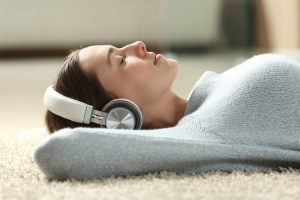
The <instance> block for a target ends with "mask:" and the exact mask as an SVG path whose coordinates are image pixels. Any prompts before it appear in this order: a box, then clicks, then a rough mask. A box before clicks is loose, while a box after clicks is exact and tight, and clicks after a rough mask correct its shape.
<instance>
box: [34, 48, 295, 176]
mask: <svg viewBox="0 0 300 200" xmlns="http://www.w3.org/2000/svg"><path fill="white" fill-rule="evenodd" d="M110 47H111V46H92V47H88V48H85V49H82V50H80V52H77V53H73V54H71V56H70V57H68V59H67V60H66V62H65V65H66V66H67V65H69V66H68V67H66V66H65V67H64V68H63V69H62V71H61V72H60V74H59V76H58V79H57V81H56V84H55V85H56V90H57V91H58V92H60V93H62V94H64V95H66V96H69V97H73V98H76V99H78V100H80V101H83V102H85V103H88V104H90V105H93V106H95V107H97V108H98V109H101V106H103V105H104V104H105V103H106V102H107V101H109V100H110V99H111V98H119V97H122V98H128V99H131V100H132V101H134V102H135V103H137V104H138V106H139V107H140V109H141V111H142V113H143V117H144V118H145V124H144V125H146V124H147V123H148V124H150V126H149V127H151V128H153V130H120V129H103V128H98V129H96V128H74V129H70V128H65V129H62V128H63V127H68V124H67V122H62V121H61V122H60V119H59V118H56V116H54V115H53V116H50V113H49V112H48V114H47V119H46V121H47V125H48V126H49V127H50V128H49V129H50V131H54V130H58V129H62V130H59V131H56V133H55V134H52V135H51V136H49V137H48V138H46V139H45V140H44V141H42V142H41V143H40V144H39V145H38V146H37V147H36V149H35V151H34V160H35V162H36V163H37V164H38V166H39V168H40V169H41V171H43V172H44V173H45V174H46V175H47V177H48V178H50V179H59V180H65V179H68V178H74V179H78V180H82V179H88V178H95V177H109V176H111V175H115V176H125V175H127V174H131V175H138V174H145V173H151V172H158V171H165V170H166V171H173V172H176V173H179V174H182V173H184V174H191V173H200V172H207V171H212V170H221V171H227V172H231V171H233V170H251V169H255V170H259V171H266V170H268V169H278V168H279V167H286V168H287V167H296V168H297V167H300V63H299V62H298V61H296V60H294V59H292V58H290V57H287V56H284V55H277V54H264V55H258V56H254V57H253V58H251V59H249V60H247V61H245V62H244V63H242V64H240V65H238V66H235V67H233V68H231V69H229V70H227V71H225V72H223V73H222V74H216V73H214V72H211V71H207V72H205V73H204V74H203V75H202V76H201V78H200V79H199V81H198V82H197V83H196V84H195V86H194V88H193V89H192V91H191V93H190V95H189V97H188V100H184V99H181V98H179V97H178V96H176V95H175V94H174V93H173V92H172V91H171V89H170V88H171V85H172V82H173V80H174V78H175V77H176V74H177V72H178V67H179V66H178V63H177V62H176V61H174V60H170V59H165V58H164V57H161V58H160V59H159V58H158V57H157V59H156V60H155V59H154V54H153V55H152V54H151V53H148V52H147V51H146V47H145V45H144V44H143V43H142V42H136V43H134V44H131V45H128V46H125V47H124V48H121V49H117V48H115V47H112V49H113V51H112V53H111V55H110V59H109V60H110V65H109V64H106V60H107V51H108V52H110V51H109V49H110ZM76 55H77V56H78V57H76ZM152 56H153V57H152ZM78 59H79V60H78ZM126 59H127V60H126ZM126 62H127V63H126ZM71 66H72V67H73V68H76V70H77V69H78V70H77V71H75V73H71V72H72V70H74V69H71V68H72V67H71ZM79 69H81V70H82V71H81V70H79ZM64 73H65V74H67V75H63V74H64ZM85 76H87V77H89V78H86V77H85ZM95 76H96V77H95ZM77 77H79V78H77ZM83 77H85V78H83ZM65 80H67V81H65ZM89 81H90V82H89ZM92 81H93V82H92ZM100 82H101V84H102V86H103V88H105V90H104V89H103V88H102V86H100ZM81 85H82V86H81ZM99 88H100V89H99ZM85 89H87V90H88V92H87V93H84V92H85V91H84V90H85ZM98 91H102V93H101V95H100V94H98V93H99V92H98ZM80 94H84V95H83V97H82V98H81V97H80ZM103 94H107V96H105V97H103ZM94 95H95V96H94ZM70 127H71V126H70ZM72 127H75V125H74V126H72Z"/></svg>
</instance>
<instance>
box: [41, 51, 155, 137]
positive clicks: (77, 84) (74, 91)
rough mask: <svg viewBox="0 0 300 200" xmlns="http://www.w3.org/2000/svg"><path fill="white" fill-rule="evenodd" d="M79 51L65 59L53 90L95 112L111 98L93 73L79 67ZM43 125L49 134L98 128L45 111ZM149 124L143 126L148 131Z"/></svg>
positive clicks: (73, 52)
mask: <svg viewBox="0 0 300 200" xmlns="http://www.w3.org/2000/svg"><path fill="white" fill-rule="evenodd" d="M79 52H80V49H78V50H74V51H72V52H71V53H70V54H69V55H68V56H67V57H66V58H65V59H64V62H63V64H62V67H61V68H60V70H59V71H58V73H57V75H56V77H55V80H54V82H53V85H54V89H55V90H56V91H57V92H58V93H60V94H62V95H64V96H67V97H69V98H72V99H75V100H78V101H81V102H84V103H86V104H88V105H91V106H93V107H94V109H96V110H102V108H103V107H104V106H105V105H106V104H107V103H108V102H110V101H111V100H113V98H112V97H111V96H110V95H109V94H108V92H107V91H106V90H105V89H104V87H103V86H102V84H101V83H100V81H99V80H98V78H97V76H96V75H95V74H93V73H88V74H87V73H84V72H83V71H82V69H81V67H80V61H79V56H78V54H79ZM45 124H46V127H47V130H48V133H49V134H52V133H54V132H55V131H58V130H60V129H63V128H67V127H69V128H76V127H92V128H100V125H99V124H96V123H90V124H83V123H77V122H73V121H71V120H68V119H65V118H63V117H60V116H58V115H56V114H54V113H52V112H51V111H49V110H47V111H46V114H45ZM149 127H150V124H147V125H143V127H142V129H148V128H149Z"/></svg>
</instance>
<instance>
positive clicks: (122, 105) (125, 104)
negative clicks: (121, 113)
mask: <svg viewBox="0 0 300 200" xmlns="http://www.w3.org/2000/svg"><path fill="white" fill-rule="evenodd" d="M115 108H118V109H123V110H127V113H131V114H133V116H134V120H133V123H135V124H134V125H133V126H134V128H133V129H137V130H139V129H141V128H142V124H143V116H142V113H141V111H140V109H139V108H138V106H137V105H136V104H135V103H134V102H132V101H130V100H128V99H123V98H120V99H114V100H112V101H110V102H109V103H107V104H106V105H105V106H104V107H103V109H102V112H105V113H109V112H110V111H111V110H112V109H115ZM125 112H126V111H125ZM105 124H106V125H107V123H106V122H105ZM106 125H100V126H101V127H103V128H107V126H106Z"/></svg>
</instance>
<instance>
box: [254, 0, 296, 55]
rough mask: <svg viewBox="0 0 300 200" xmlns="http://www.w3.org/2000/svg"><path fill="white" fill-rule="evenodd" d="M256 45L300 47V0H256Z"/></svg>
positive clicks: (287, 47)
mask: <svg viewBox="0 0 300 200" xmlns="http://www.w3.org/2000/svg"><path fill="white" fill-rule="evenodd" d="M254 6H255V16H254V17H255V19H254V21H255V29H256V32H255V38H256V39H255V46H256V47H258V48H268V49H272V50H280V49H300V1H299V0H255V1H254Z"/></svg>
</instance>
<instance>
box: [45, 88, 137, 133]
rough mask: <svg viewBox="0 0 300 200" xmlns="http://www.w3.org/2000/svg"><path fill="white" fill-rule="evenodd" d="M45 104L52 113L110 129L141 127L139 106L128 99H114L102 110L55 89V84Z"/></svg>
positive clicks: (50, 89)
mask: <svg viewBox="0 0 300 200" xmlns="http://www.w3.org/2000/svg"><path fill="white" fill-rule="evenodd" d="M43 103H44V105H45V106H46V107H47V108H48V110H50V111H51V112H52V113H54V114H56V115H59V116H61V117H63V118H66V119H69V120H71V121H73V122H77V123H84V124H89V123H91V122H93V123H96V124H99V125H100V127H102V128H109V129H141V127H142V123H143V116H142V113H141V111H140V109H139V108H138V106H137V105H136V104H135V103H133V102H132V101H130V100H128V99H123V98H119V99H114V100H112V101H110V102H109V103H107V104H106V105H105V106H104V107H103V109H102V110H101V111H98V110H95V109H93V106H91V105H88V104H85V103H83V102H80V101H77V100H75V99H71V98H69V97H66V96H64V95H62V94H60V93H58V92H57V91H55V90H54V87H53V85H51V86H49V87H48V88H47V90H46V92H45V95H44V100H43Z"/></svg>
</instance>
